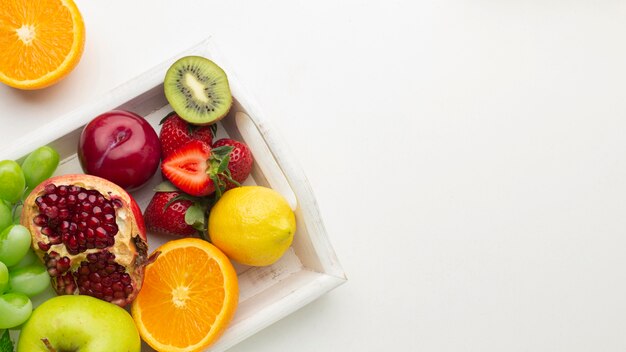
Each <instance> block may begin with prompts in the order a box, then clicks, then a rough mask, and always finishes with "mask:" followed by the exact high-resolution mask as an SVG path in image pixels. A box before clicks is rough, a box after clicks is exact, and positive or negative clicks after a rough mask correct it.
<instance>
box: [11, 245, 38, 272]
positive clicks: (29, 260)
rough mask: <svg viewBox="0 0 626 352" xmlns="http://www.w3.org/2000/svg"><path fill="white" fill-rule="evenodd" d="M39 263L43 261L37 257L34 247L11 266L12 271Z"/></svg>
mask: <svg viewBox="0 0 626 352" xmlns="http://www.w3.org/2000/svg"><path fill="white" fill-rule="evenodd" d="M37 263H41V261H40V260H39V257H37V254H35V251H33V250H32V249H29V250H28V251H27V252H26V254H25V255H24V256H23V257H22V259H21V260H20V261H19V262H18V263H17V264H15V265H11V267H10V268H9V269H10V271H13V270H16V269H19V268H24V267H27V266H30V265H32V264H37Z"/></svg>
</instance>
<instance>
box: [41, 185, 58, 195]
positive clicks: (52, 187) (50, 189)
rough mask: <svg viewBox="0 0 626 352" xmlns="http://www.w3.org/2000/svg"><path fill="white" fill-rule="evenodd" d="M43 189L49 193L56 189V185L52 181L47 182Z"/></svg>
mask: <svg viewBox="0 0 626 352" xmlns="http://www.w3.org/2000/svg"><path fill="white" fill-rule="evenodd" d="M44 189H45V191H46V193H48V194H50V193H54V192H55V191H56V190H57V186H55V185H54V184H53V183H50V184H47V185H46V187H45V188H44Z"/></svg>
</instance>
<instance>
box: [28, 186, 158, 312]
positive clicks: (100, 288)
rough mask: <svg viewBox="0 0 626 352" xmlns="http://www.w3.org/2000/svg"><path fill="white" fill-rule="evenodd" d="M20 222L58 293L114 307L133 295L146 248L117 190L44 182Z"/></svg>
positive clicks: (139, 222)
mask: <svg viewBox="0 0 626 352" xmlns="http://www.w3.org/2000/svg"><path fill="white" fill-rule="evenodd" d="M21 223H22V225H24V226H26V227H28V228H29V230H30V231H31V235H32V246H33V249H34V250H35V253H37V255H38V256H39V258H41V260H42V261H43V262H44V264H45V265H46V267H47V268H48V273H49V274H50V275H51V277H52V285H53V287H54V289H55V290H56V291H57V293H58V294H86V295H90V296H94V297H96V298H100V299H103V300H105V301H108V302H112V303H115V304H117V305H119V306H125V305H127V304H128V303H130V302H131V301H132V300H133V299H134V298H135V297H136V296H137V293H138V292H139V290H140V289H141V284H142V282H143V273H144V267H145V265H146V260H147V253H148V245H147V241H146V233H145V225H144V223H143V218H142V215H141V211H140V209H139V207H138V206H137V203H136V202H135V200H134V199H133V198H132V197H131V196H130V195H129V194H128V193H127V192H126V191H124V190H123V189H122V188H121V187H119V186H117V185H115V184H114V183H111V182H109V181H107V180H105V179H103V178H99V177H96V176H90V175H64V176H57V177H53V178H50V179H48V180H46V181H44V182H43V183H42V184H41V185H39V186H38V187H37V188H35V189H34V190H33V191H32V192H31V193H30V195H29V196H28V198H27V199H26V200H25V201H24V208H23V211H22V217H21Z"/></svg>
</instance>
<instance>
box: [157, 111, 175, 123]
mask: <svg viewBox="0 0 626 352" xmlns="http://www.w3.org/2000/svg"><path fill="white" fill-rule="evenodd" d="M172 115H176V111H172V112H170V113H169V114H167V115H165V117H164V118H162V119H161V121H159V125H162V124H164V123H165V120H167V119H168V118H169V117H170V116H172Z"/></svg>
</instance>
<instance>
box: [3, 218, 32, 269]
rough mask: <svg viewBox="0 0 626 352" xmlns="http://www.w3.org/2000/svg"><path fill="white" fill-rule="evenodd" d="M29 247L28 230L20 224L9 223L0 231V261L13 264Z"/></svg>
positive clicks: (7, 264)
mask: <svg viewBox="0 0 626 352" xmlns="http://www.w3.org/2000/svg"><path fill="white" fill-rule="evenodd" d="M29 248H30V231H28V229H27V228H25V227H24V226H22V225H11V226H9V227H7V228H6V229H4V231H2V233H0V262H3V263H4V264H5V265H6V266H13V265H15V264H17V263H19V262H20V260H22V258H23V257H24V256H25V255H26V252H28V249H29Z"/></svg>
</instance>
